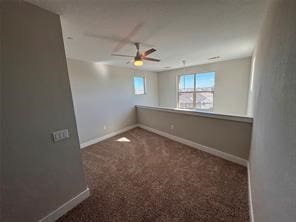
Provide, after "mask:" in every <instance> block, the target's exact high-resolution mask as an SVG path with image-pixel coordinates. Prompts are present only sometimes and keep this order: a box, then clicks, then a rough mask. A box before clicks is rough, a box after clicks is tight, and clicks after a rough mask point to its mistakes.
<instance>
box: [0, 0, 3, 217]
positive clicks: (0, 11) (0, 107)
mask: <svg viewBox="0 0 296 222" xmlns="http://www.w3.org/2000/svg"><path fill="white" fill-rule="evenodd" d="M1 3H2V0H0V221H2V181H3V180H2V14H3V13H2V7H1Z"/></svg>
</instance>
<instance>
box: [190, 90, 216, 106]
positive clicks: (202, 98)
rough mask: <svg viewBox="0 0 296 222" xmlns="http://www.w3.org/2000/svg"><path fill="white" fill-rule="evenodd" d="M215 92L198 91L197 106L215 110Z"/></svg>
mask: <svg viewBox="0 0 296 222" xmlns="http://www.w3.org/2000/svg"><path fill="white" fill-rule="evenodd" d="M213 101H214V93H213V92H198V93H196V107H195V108H197V109H202V110H203V111H213V107H214V104H213Z"/></svg>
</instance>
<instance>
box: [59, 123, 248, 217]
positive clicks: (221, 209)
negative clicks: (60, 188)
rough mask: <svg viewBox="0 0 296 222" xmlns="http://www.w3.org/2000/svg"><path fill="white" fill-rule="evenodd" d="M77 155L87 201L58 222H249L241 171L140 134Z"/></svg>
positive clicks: (124, 135)
mask: <svg viewBox="0 0 296 222" xmlns="http://www.w3.org/2000/svg"><path fill="white" fill-rule="evenodd" d="M81 152H82V160H83V166H84V171H85V176H86V180H87V183H88V186H89V188H90V192H91V196H90V197H89V198H88V199H87V200H85V201H84V202H82V203H81V204H79V205H78V206H77V207H76V208H74V209H73V210H71V211H70V212H69V213H67V214H66V215H65V216H63V217H62V218H60V219H59V220H58V221H59V222H68V221H71V222H87V221H98V222H101V221H102V222H105V221H108V222H125V221H127V222H140V221H141V222H144V221H147V222H150V221H151V222H152V221H153V222H154V221H155V222H161V221H163V222H164V221H166V222H167V221H169V222H176V221H178V222H181V221H182V222H183V221H186V222H187V221H188V222H190V221H197V222H198V221H202V222H215V221H235V222H244V221H249V210H248V189H247V170H246V168H245V167H242V166H240V165H237V164H234V163H232V162H229V161H226V160H223V159H221V158H218V157H215V156H213V155H210V154H208V153H205V152H202V151H199V150H196V149H194V148H190V147H188V146H185V145H183V144H180V143H177V142H174V141H172V140H169V139H167V138H164V137H161V136H159V135H156V134H154V133H151V132H148V131H145V130H143V129H140V128H135V129H132V130H130V131H128V132H125V133H122V134H120V135H118V136H115V137H112V138H110V139H108V140H105V141H102V142H100V143H97V144H94V145H92V146H89V147H87V148H85V149H83V150H82V151H81Z"/></svg>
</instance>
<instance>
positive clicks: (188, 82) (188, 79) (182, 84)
mask: <svg viewBox="0 0 296 222" xmlns="http://www.w3.org/2000/svg"><path fill="white" fill-rule="evenodd" d="M179 91H180V92H188V91H189V92H190V91H191V92H192V91H194V74H192V75H182V76H180V80H179Z"/></svg>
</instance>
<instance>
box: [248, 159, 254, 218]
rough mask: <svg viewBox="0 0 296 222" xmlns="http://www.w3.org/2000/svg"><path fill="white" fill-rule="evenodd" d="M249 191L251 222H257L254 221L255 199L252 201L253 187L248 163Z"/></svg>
mask: <svg viewBox="0 0 296 222" xmlns="http://www.w3.org/2000/svg"><path fill="white" fill-rule="evenodd" d="M248 190H249V213H250V222H255V220H254V209H253V199H252V186H251V170H250V163H248Z"/></svg>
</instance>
